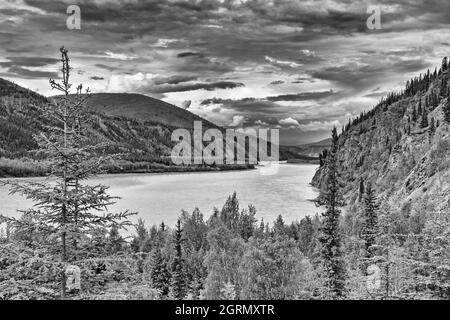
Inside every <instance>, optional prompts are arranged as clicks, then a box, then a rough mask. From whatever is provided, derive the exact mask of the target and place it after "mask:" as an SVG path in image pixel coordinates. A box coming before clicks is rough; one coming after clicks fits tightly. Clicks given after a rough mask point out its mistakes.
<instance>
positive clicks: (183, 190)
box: [0, 164, 318, 226]
mask: <svg viewBox="0 0 450 320" xmlns="http://www.w3.org/2000/svg"><path fill="white" fill-rule="evenodd" d="M316 168H317V166H316V165H309V164H281V165H280V167H279V171H278V173H277V174H276V175H269V176H267V175H260V174H259V170H260V169H257V170H247V171H227V172H201V173H173V174H172V173H169V174H167V173H165V174H126V175H105V176H101V177H97V178H95V179H93V180H92V181H91V182H90V183H102V184H106V185H109V186H110V187H111V188H110V194H111V195H113V196H119V197H121V199H120V200H118V202H117V203H116V204H115V205H114V206H113V207H111V211H124V210H126V209H129V210H130V211H136V212H138V213H139V215H138V217H142V218H143V219H144V220H145V221H146V222H148V223H149V224H159V223H161V222H162V221H164V222H165V223H167V224H169V225H170V226H173V225H174V224H175V222H176V219H177V217H178V216H179V214H180V212H181V209H185V210H187V211H192V210H193V209H194V208H195V207H198V208H199V209H200V210H201V212H203V214H204V215H205V216H206V217H208V216H209V215H211V213H212V211H213V207H218V208H221V207H222V205H223V203H224V202H225V200H226V198H227V197H228V195H230V194H232V193H233V191H236V192H237V194H238V198H239V200H240V205H241V208H244V207H247V206H248V205H249V204H253V205H254V206H255V207H256V210H257V218H258V219H261V218H264V221H266V222H272V221H273V220H275V218H276V217H277V216H278V215H279V214H282V215H283V218H284V220H285V221H286V222H290V221H293V220H299V219H301V218H302V217H304V216H305V215H308V214H309V215H312V214H315V213H316V212H318V209H317V208H316V207H315V205H314V203H312V202H311V201H310V200H311V199H314V198H315V197H316V196H317V192H316V190H315V189H314V188H313V187H311V186H310V185H309V183H310V181H311V179H312V177H313V175H314V171H315V169H316ZM33 180H39V181H42V180H43V179H42V178H33ZM31 205H32V202H31V201H29V200H26V199H24V198H23V197H20V196H17V195H14V196H11V195H9V194H8V190H7V189H5V188H3V187H2V188H0V212H1V213H2V214H8V215H15V216H17V215H18V213H17V210H18V209H25V208H27V207H29V206H31ZM136 219H137V218H136Z"/></svg>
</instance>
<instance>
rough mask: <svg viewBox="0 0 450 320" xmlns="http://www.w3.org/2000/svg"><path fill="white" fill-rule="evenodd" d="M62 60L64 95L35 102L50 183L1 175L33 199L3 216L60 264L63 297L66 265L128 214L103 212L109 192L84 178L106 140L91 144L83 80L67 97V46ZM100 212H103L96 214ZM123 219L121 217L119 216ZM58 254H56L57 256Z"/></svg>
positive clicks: (95, 166)
mask: <svg viewBox="0 0 450 320" xmlns="http://www.w3.org/2000/svg"><path fill="white" fill-rule="evenodd" d="M60 53H61V62H62V68H61V72H62V75H61V76H62V77H61V79H62V80H61V82H56V81H55V80H50V85H51V87H52V88H53V89H56V90H58V91H60V92H61V93H62V94H63V96H62V97H61V98H58V99H53V100H52V101H51V103H50V104H49V105H44V106H42V105H38V106H36V107H37V108H40V110H41V112H42V114H43V115H44V116H45V118H46V120H47V123H48V125H47V126H46V127H45V128H44V131H43V132H41V133H40V134H39V135H38V136H36V137H35V139H36V142H37V144H38V146H39V149H38V150H37V152H38V153H39V154H40V156H41V157H45V158H46V159H47V163H48V169H49V172H50V173H51V176H53V177H54V178H55V181H54V183H49V182H48V181H46V182H37V181H31V182H23V181H17V180H16V181H6V182H5V181H3V182H1V183H2V184H6V185H8V186H9V187H10V191H11V193H15V194H21V195H24V196H26V197H27V198H28V199H31V200H32V201H33V202H34V203H35V205H34V206H33V208H31V209H28V210H25V211H23V216H22V218H20V219H15V218H12V217H8V218H4V217H3V219H7V220H8V221H9V223H10V225H11V227H12V228H13V230H14V232H19V233H23V234H27V233H33V235H34V239H37V238H39V239H40V242H39V248H40V250H42V251H44V252H46V253H48V254H50V256H52V257H54V261H53V263H54V264H55V265H57V266H59V267H60V270H61V298H65V297H66V283H65V282H66V280H65V270H66V268H67V265H68V264H69V263H70V264H76V262H77V260H79V259H80V258H82V257H83V256H84V255H87V254H88V251H89V250H90V249H89V248H90V247H92V245H93V244H92V242H93V240H92V239H94V238H95V235H96V234H99V233H102V234H106V233H108V232H109V230H110V229H111V228H112V227H113V226H115V227H117V228H120V227H122V226H124V225H131V223H130V222H129V221H128V219H127V217H128V216H129V215H130V214H131V213H128V212H124V213H117V214H115V213H105V211H106V209H107V207H108V206H110V205H112V204H114V202H115V199H116V198H114V197H111V196H110V195H109V194H108V193H107V189H108V187H107V186H104V185H100V184H99V185H92V184H91V185H88V184H82V181H85V180H87V179H88V178H91V177H92V176H94V175H95V174H98V173H100V172H102V171H101V168H102V165H103V164H104V163H105V162H106V161H109V160H110V157H105V156H99V154H100V152H101V151H102V150H103V149H104V147H105V145H93V144H92V143H91V141H90V137H89V136H88V132H89V131H88V128H89V122H90V119H91V118H90V117H89V113H88V111H87V110H86V107H85V102H86V100H87V99H88V98H89V90H86V92H87V94H82V85H79V86H78V87H77V89H76V94H75V96H74V97H70V96H69V94H70V93H71V92H70V91H71V87H72V85H71V84H70V81H69V80H70V71H71V67H70V65H69V61H70V60H69V55H68V51H67V50H66V49H65V48H64V47H62V48H61V49H60ZM98 213H101V214H98ZM120 220H122V221H123V222H120ZM58 257H59V258H58Z"/></svg>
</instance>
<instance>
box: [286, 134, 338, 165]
mask: <svg viewBox="0 0 450 320" xmlns="http://www.w3.org/2000/svg"><path fill="white" fill-rule="evenodd" d="M330 145H331V139H330V138H327V139H324V140H320V141H317V142H312V143H307V144H302V145H298V146H280V154H281V158H282V159H281V160H290V159H304V160H317V161H318V160H319V154H320V153H321V152H322V151H323V150H324V149H327V148H329V147H330Z"/></svg>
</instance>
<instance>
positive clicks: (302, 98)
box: [266, 90, 336, 101]
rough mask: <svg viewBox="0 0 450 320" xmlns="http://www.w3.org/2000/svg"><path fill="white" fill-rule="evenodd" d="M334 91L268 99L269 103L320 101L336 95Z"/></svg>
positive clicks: (285, 95) (287, 95) (286, 95)
mask: <svg viewBox="0 0 450 320" xmlns="http://www.w3.org/2000/svg"><path fill="white" fill-rule="evenodd" d="M335 94H336V93H335V92H333V90H329V91H320V92H302V93H295V94H283V95H279V96H272V97H267V98H266V99H267V100H269V101H306V100H320V99H324V98H328V97H330V96H333V95H335Z"/></svg>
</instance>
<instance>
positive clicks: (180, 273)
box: [172, 219, 187, 300]
mask: <svg viewBox="0 0 450 320" xmlns="http://www.w3.org/2000/svg"><path fill="white" fill-rule="evenodd" d="M182 242H183V229H182V228H181V220H180V219H178V221H177V225H176V229H175V235H174V244H175V257H174V260H173V264H172V295H173V297H174V298H175V299H177V300H182V299H183V298H184V297H185V296H186V291H187V290H186V289H187V284H186V276H185V272H184V260H183V250H182Z"/></svg>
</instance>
